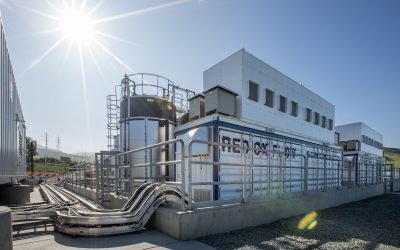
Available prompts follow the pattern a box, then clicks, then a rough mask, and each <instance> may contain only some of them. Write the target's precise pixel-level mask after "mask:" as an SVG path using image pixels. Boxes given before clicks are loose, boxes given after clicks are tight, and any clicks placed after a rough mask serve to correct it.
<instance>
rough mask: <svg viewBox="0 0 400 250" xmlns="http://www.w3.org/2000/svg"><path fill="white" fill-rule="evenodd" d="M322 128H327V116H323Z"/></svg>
mask: <svg viewBox="0 0 400 250" xmlns="http://www.w3.org/2000/svg"><path fill="white" fill-rule="evenodd" d="M321 127H323V128H326V116H324V115H323V116H322V124H321Z"/></svg>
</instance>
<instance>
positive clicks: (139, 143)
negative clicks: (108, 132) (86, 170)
mask: <svg viewBox="0 0 400 250" xmlns="http://www.w3.org/2000/svg"><path fill="white" fill-rule="evenodd" d="M173 112H174V107H173V104H172V102H171V101H169V100H167V99H164V98H162V97H159V96H144V95H135V96H130V97H125V98H123V99H122V101H121V104H120V138H119V139H120V143H119V145H120V149H121V151H123V152H126V151H129V150H133V149H137V148H142V147H145V146H149V145H153V144H157V143H160V142H164V141H168V140H172V139H173V129H174V123H173V119H174V113H173ZM172 153H173V145H171V146H169V147H168V146H164V147H157V148H153V149H152V150H145V151H140V152H137V153H132V154H129V155H128V156H127V157H125V159H123V160H124V161H125V162H124V163H125V164H126V165H128V164H129V165H130V166H134V165H138V164H145V163H155V162H162V161H168V160H172V158H173V155H172ZM173 176H174V173H173V167H169V166H167V165H161V166H151V167H134V168H131V170H128V171H125V177H127V178H128V179H130V180H131V181H132V185H133V188H135V187H137V186H139V185H141V184H142V183H144V182H157V181H165V180H171V179H172V177H173Z"/></svg>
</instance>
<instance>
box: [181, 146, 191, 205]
mask: <svg viewBox="0 0 400 250" xmlns="http://www.w3.org/2000/svg"><path fill="white" fill-rule="evenodd" d="M192 145H193V141H192V142H190V143H189V147H188V171H189V172H188V183H189V186H188V197H189V210H190V211H192V202H193V201H192ZM182 148H183V149H182V155H183V157H182V166H181V172H182V183H183V186H185V148H184V144H183V145H182ZM183 191H185V189H183Z"/></svg>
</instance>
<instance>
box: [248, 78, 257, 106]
mask: <svg viewBox="0 0 400 250" xmlns="http://www.w3.org/2000/svg"><path fill="white" fill-rule="evenodd" d="M249 99H250V100H252V101H255V102H258V84H257V83H255V82H252V81H250V82H249Z"/></svg>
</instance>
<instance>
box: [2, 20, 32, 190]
mask: <svg viewBox="0 0 400 250" xmlns="http://www.w3.org/2000/svg"><path fill="white" fill-rule="evenodd" d="M0 29H1V30H0V36H1V37H0V42H1V48H0V49H1V54H0V59H1V60H0V78H1V83H0V98H1V99H0V131H1V134H0V184H2V183H5V182H9V181H10V180H11V178H14V180H15V178H21V177H23V176H26V157H25V156H26V145H25V130H26V128H25V122H24V116H23V114H22V109H21V104H20V102H19V97H18V92H17V87H16V84H15V79H14V74H13V70H12V66H11V61H10V57H9V54H8V48H7V42H6V37H5V34H4V27H3V20H2V17H0Z"/></svg>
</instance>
